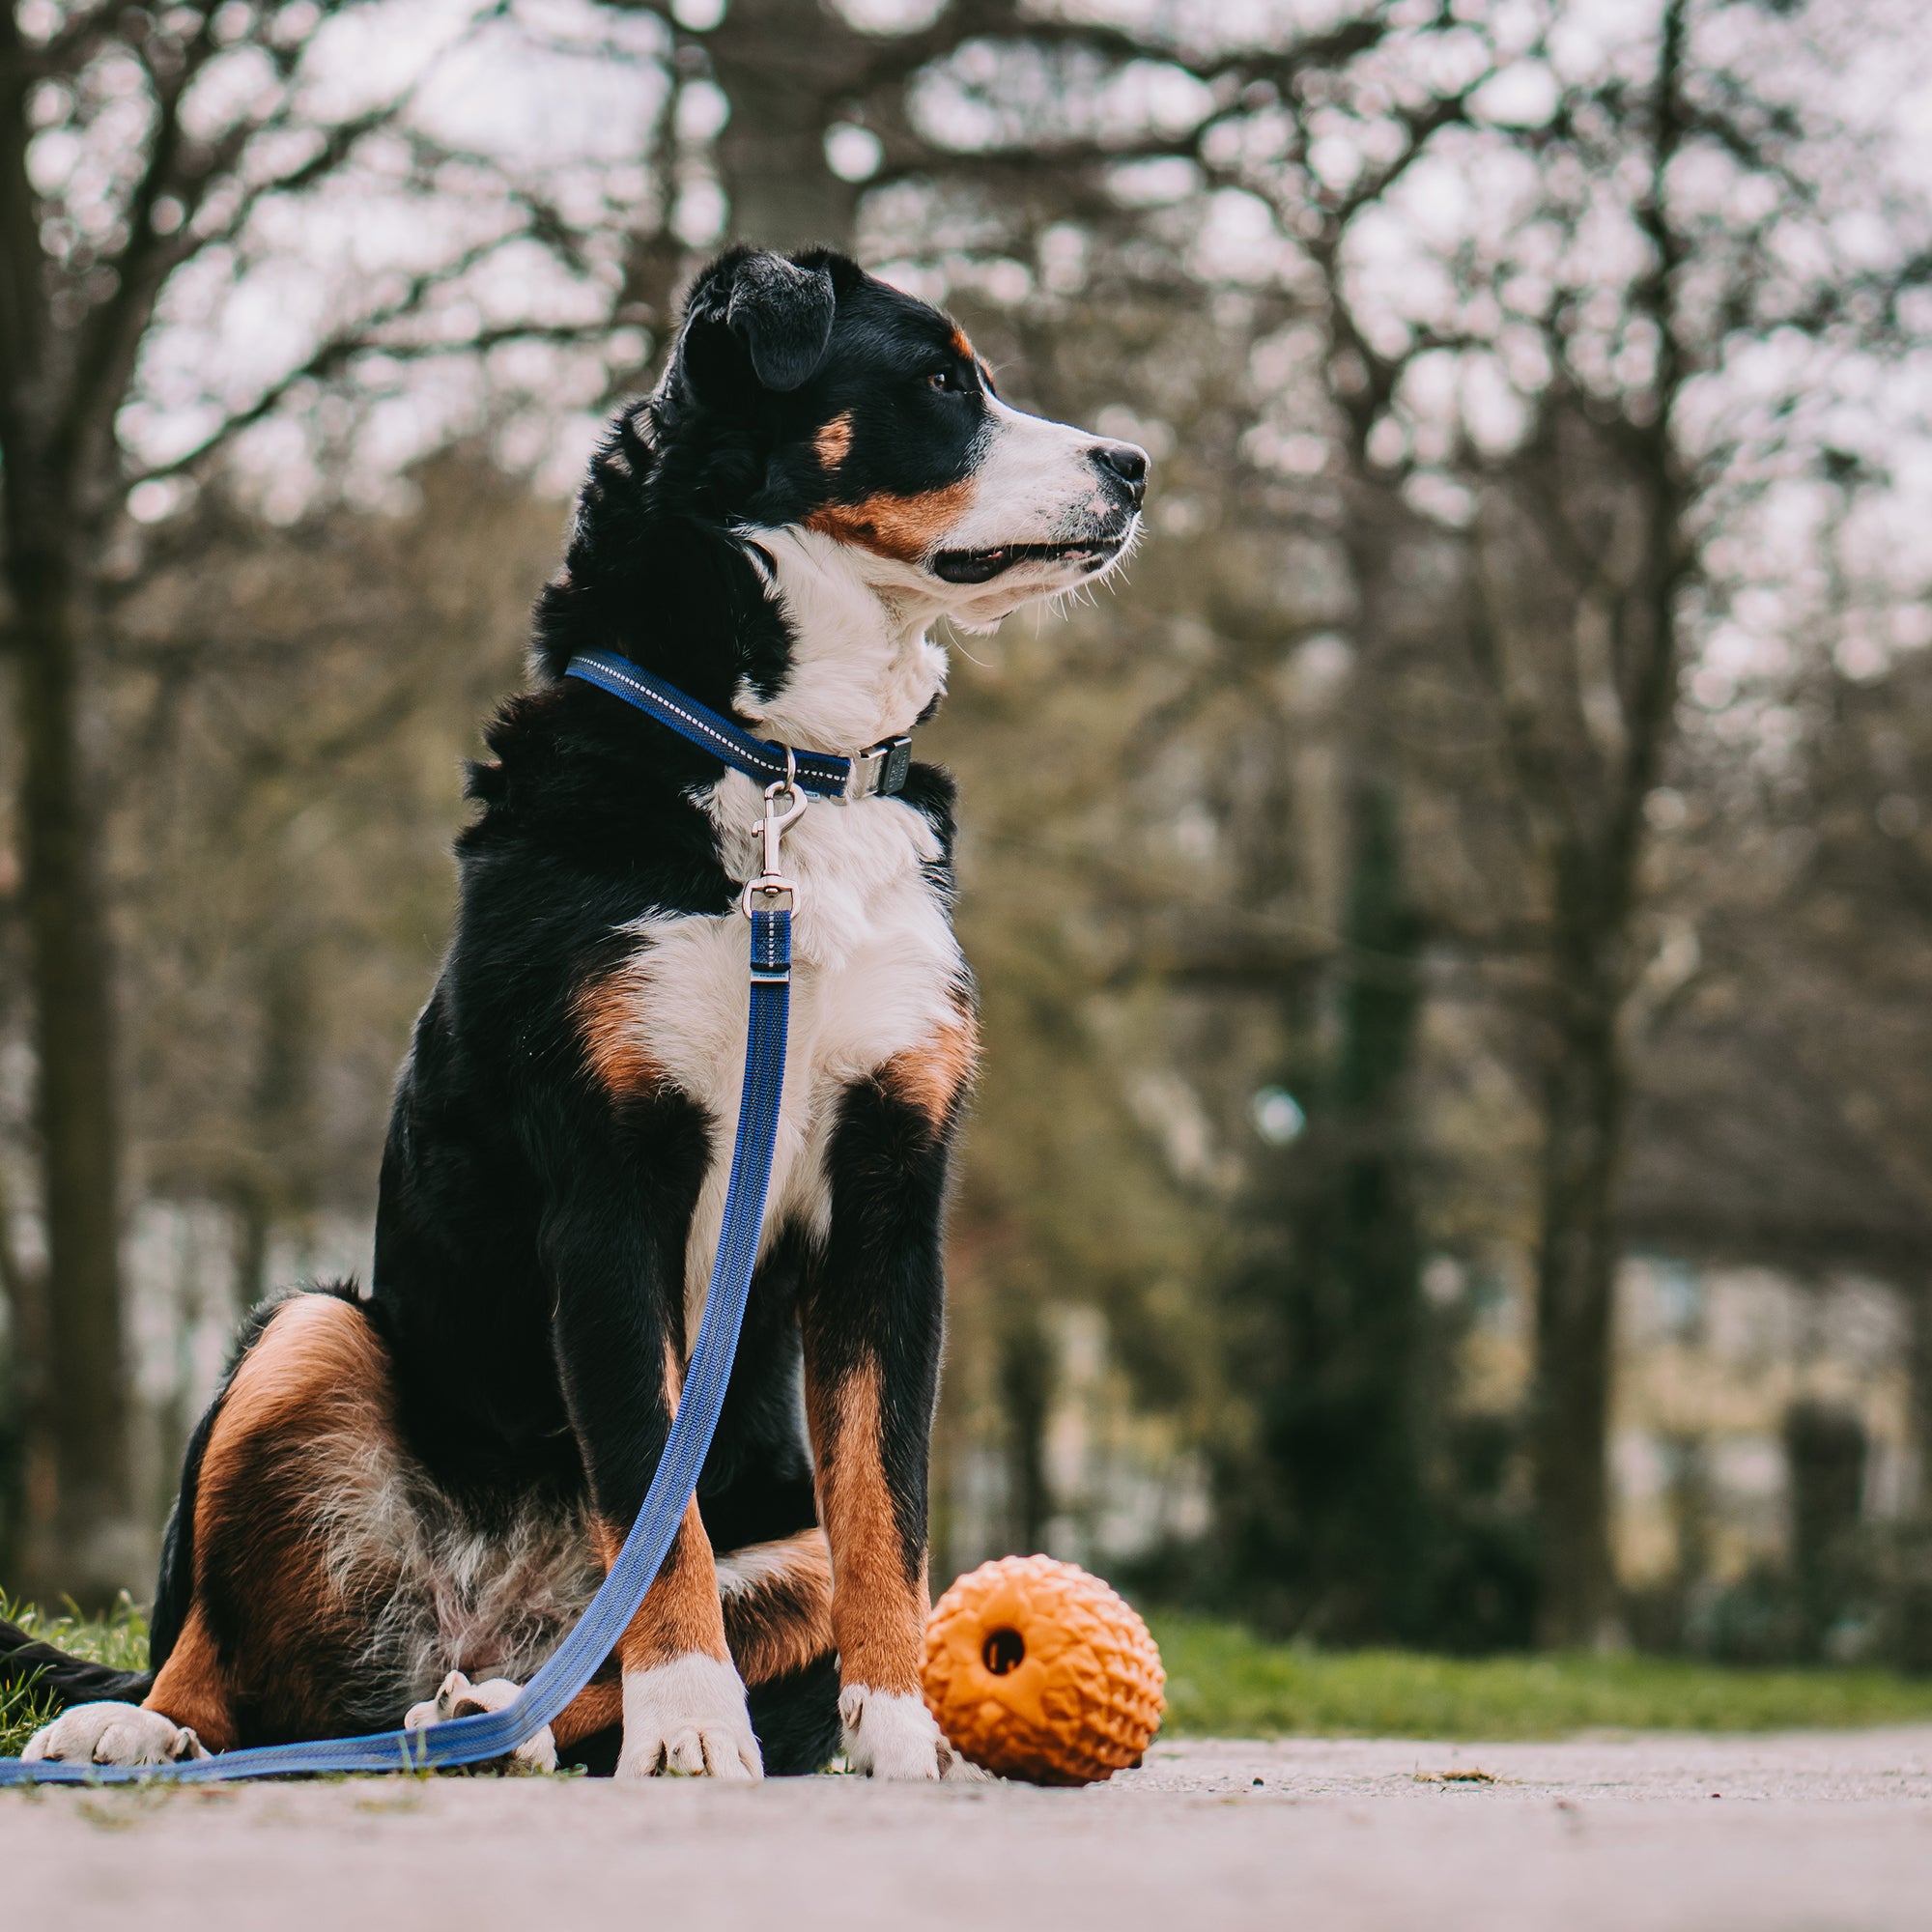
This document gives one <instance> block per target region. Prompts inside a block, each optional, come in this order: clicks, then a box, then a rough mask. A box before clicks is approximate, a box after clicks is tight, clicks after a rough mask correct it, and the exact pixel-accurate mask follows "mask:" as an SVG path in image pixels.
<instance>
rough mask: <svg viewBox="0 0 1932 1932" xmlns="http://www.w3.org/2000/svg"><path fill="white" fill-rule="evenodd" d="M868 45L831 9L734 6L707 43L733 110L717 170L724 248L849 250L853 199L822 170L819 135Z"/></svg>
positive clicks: (762, 0)
mask: <svg viewBox="0 0 1932 1932" xmlns="http://www.w3.org/2000/svg"><path fill="white" fill-rule="evenodd" d="M875 44H876V43H870V42H867V40H866V39H865V37H864V36H863V35H860V34H856V33H854V32H853V30H852V29H851V28H850V27H848V26H847V25H846V24H845V23H844V22H843V21H842V20H841V19H839V18H838V16H837V15H836V14H834V13H833V12H832V10H831V9H830V8H829V7H824V8H820V7H814V6H801V5H800V4H799V0H734V4H733V5H732V7H731V8H730V10H729V11H728V12H727V13H726V14H725V19H724V20H723V22H722V23H721V24H720V25H719V27H718V28H717V29H716V31H714V32H713V33H712V34H710V35H709V36H708V37H707V40H706V46H707V49H708V51H709V53H710V55H711V63H712V71H713V72H714V74H715V75H716V77H717V81H718V85H719V86H720V87H721V88H722V89H723V90H724V92H725V98H726V99H728V100H729V101H730V103H731V118H730V120H729V121H727V122H726V123H725V130H724V132H723V133H722V134H720V136H719V137H718V168H719V173H720V176H721V177H722V179H723V182H724V186H725V195H726V197H727V199H728V200H729V202H730V205H731V216H730V238H731V240H732V241H751V242H753V243H755V244H756V245H758V246H759V247H764V248H798V247H803V246H804V245H805V244H807V243H808V242H812V241H822V242H825V243H828V244H829V245H830V246H832V247H835V248H843V247H847V246H849V245H850V242H851V238H852V218H853V213H854V211H855V210H856V208H857V206H858V196H859V190H858V189H857V188H856V187H855V186H854V185H851V184H850V183H848V182H842V181H840V180H839V179H838V176H837V175H835V174H834V173H833V172H832V170H831V168H830V167H828V166H827V165H826V160H825V129H826V128H827V126H828V124H829V123H831V122H832V121H834V120H835V119H837V110H838V99H839V98H840V96H841V95H843V94H844V93H845V92H846V91H847V90H848V89H850V88H852V87H854V86H855V85H856V84H857V82H858V81H859V79H860V77H861V76H862V75H863V73H864V72H865V69H866V66H867V59H868V56H869V54H870V51H871V48H872V47H873V46H874V45H875Z"/></svg>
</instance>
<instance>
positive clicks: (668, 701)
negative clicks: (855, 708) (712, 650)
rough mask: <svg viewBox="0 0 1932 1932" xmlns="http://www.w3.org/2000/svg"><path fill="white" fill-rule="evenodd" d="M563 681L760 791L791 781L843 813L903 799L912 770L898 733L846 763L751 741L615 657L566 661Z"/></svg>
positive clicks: (740, 729) (596, 654) (604, 654)
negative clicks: (639, 717) (899, 795)
mask: <svg viewBox="0 0 1932 1932" xmlns="http://www.w3.org/2000/svg"><path fill="white" fill-rule="evenodd" d="M563 674H564V676H565V677H575V678H580V679H582V682H583V683H585V684H594V685H595V686H596V687H597V688H598V690H599V691H608V692H609V693H610V694H611V696H613V697H621V698H622V699H623V700H624V702H625V703H626V704H632V705H635V706H636V707H637V708H638V709H639V711H641V712H643V713H645V715H646V716H648V717H651V718H655V719H656V720H657V721H658V723H659V724H660V725H668V726H669V727H670V728H671V729H672V730H673V731H675V732H677V733H678V734H679V735H680V736H681V737H685V738H689V739H690V740H691V742H692V743H693V744H694V745H699V746H702V747H703V749H704V750H705V751H707V752H709V753H711V754H712V755H713V756H714V757H719V758H723V759H724V760H725V763H726V764H727V765H732V766H735V767H736V768H737V769H738V770H739V771H741V772H743V773H744V774H745V776H746V777H747V778H751V779H755V780H756V781H757V782H758V783H759V784H761V785H768V784H778V783H781V782H782V781H784V780H785V779H786V778H787V777H789V776H791V775H792V774H793V773H796V775H797V780H798V782H799V783H800V784H802V785H803V786H804V787H805V788H806V790H807V791H810V792H816V793H817V794H818V795H819V797H821V798H829V799H834V800H836V801H837V802H838V804H840V805H844V804H847V803H849V802H850V801H851V800H853V799H857V798H889V797H891V796H892V795H893V794H895V793H896V792H899V791H902V790H903V789H904V788H905V781H906V774H907V772H909V771H910V770H911V769H912V739H911V738H910V737H909V736H907V735H906V734H904V733H903V732H902V733H901V734H900V735H899V736H898V737H896V738H887V739H884V740H882V741H881V742H880V743H879V744H876V745H873V746H871V747H870V748H869V749H868V750H867V751H864V752H861V753H858V754H857V756H855V757H850V758H841V757H838V756H836V755H835V754H834V753H830V752H800V751H794V750H793V749H792V748H790V747H789V746H785V745H777V744H773V743H772V742H771V741H770V740H769V739H766V738H754V737H753V736H752V734H751V733H750V732H749V731H747V730H746V729H745V728H744V726H743V725H734V724H733V723H732V722H731V720H730V719H728V718H725V717H724V716H722V715H721V714H720V713H718V712H716V711H713V710H712V709H711V707H710V706H709V705H707V704H700V703H698V701H697V700H696V698H695V697H687V696H685V695H684V693H683V692H681V691H679V690H678V689H677V688H676V686H674V685H669V684H667V683H665V681H664V680H663V679H662V678H660V677H653V676H652V675H651V674H650V672H649V671H647V670H645V669H643V668H641V667H640V666H638V665H634V664H633V663H632V662H631V661H630V659H629V658H620V657H619V656H618V655H617V653H616V652H615V651H585V652H583V653H582V656H580V657H574V658H572V659H571V661H570V662H569V664H568V665H566V666H565V667H564V671H563Z"/></svg>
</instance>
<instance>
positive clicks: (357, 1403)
mask: <svg viewBox="0 0 1932 1932" xmlns="http://www.w3.org/2000/svg"><path fill="white" fill-rule="evenodd" d="M394 1428H395V1421H394V1397H393V1393H392V1391H391V1389H390V1385H389V1379H388V1358H387V1356H386V1354H385V1353H384V1350H383V1347H382V1344H381V1343H380V1342H379V1341H378V1340H377V1339H376V1336H375V1334H374V1332H373V1331H372V1330H371V1328H370V1327H369V1324H368V1322H367V1321H365V1320H364V1319H363V1317H362V1316H361V1314H360V1313H359V1312H358V1311H357V1310H356V1309H355V1308H354V1307H353V1306H351V1305H350V1304H349V1303H348V1302H346V1301H342V1300H340V1299H338V1298H337V1297H336V1296H334V1295H329V1294H298V1295H293V1296H291V1297H290V1298H289V1300H287V1301H286V1302H284V1303H283V1304H282V1306H281V1307H280V1308H278V1309H277V1310H276V1311H275V1314H274V1316H273V1318H272V1319H271V1320H270V1322H269V1325H268V1326H267V1328H265V1329H264V1330H263V1332H262V1335H261V1337H260V1339H259V1340H258V1341H257V1342H256V1343H255V1345H254V1347H253V1348H252V1349H250V1350H248V1353H247V1355H246V1357H245V1358H244V1359H243V1361H242V1363H241V1368H240V1369H239V1370H238V1371H237V1372H236V1376H235V1379H234V1381H233V1382H232V1383H230V1385H229V1388H228V1393H227V1395H226V1397H225V1398H224V1399H223V1402H222V1405H221V1411H220V1414H219V1415H218V1417H217V1418H216V1420H215V1425H214V1430H213V1434H212V1435H210V1437H209V1442H208V1450H207V1453H206V1455H205V1456H204V1457H203V1458H202V1464H201V1476H200V1482H199V1486H198V1490H197V1493H196V1498H195V1589H196V1594H197V1596H198V1595H199V1594H200V1592H201V1590H202V1588H203V1584H204V1579H205V1577H206V1576H207V1574H208V1566H209V1564H210V1563H211V1562H212V1561H213V1560H214V1555H215V1552H216V1551H218V1550H224V1549H231V1545H232V1538H231V1537H230V1536H228V1535H226V1534H224V1530H225V1525H226V1523H227V1522H228V1521H230V1520H234V1519H237V1518H239V1519H241V1520H243V1521H252V1520H256V1519H259V1527H256V1528H254V1529H253V1530H252V1531H251V1534H252V1535H253V1536H254V1538H255V1541H254V1543H253V1544H252V1546H251V1548H250V1550H249V1563H248V1570H247V1574H246V1578H245V1583H244V1584H243V1586H242V1587H244V1588H245V1589H246V1592H247V1603H246V1606H245V1611H244V1616H243V1620H244V1625H245V1628H246V1631H247V1639H246V1645H245V1649H246V1652H247V1655H248V1657H249V1658H251V1659H254V1660H257V1661H258V1662H256V1663H249V1662H244V1661H241V1660H239V1659H238V1660H220V1661H217V1660H216V1659H215V1658H214V1656H213V1649H212V1646H210V1645H209V1644H208V1643H207V1641H206V1637H205V1635H204V1634H199V1632H198V1624H197V1620H196V1617H195V1615H194V1613H192V1612H191V1613H190V1619H189V1622H188V1624H187V1625H186V1626H185V1628H184V1631H183V1642H184V1644H187V1643H188V1642H189V1637H190V1634H191V1633H196V1640H195V1642H194V1644H193V1646H192V1647H190V1649H189V1651H188V1655H187V1656H186V1657H185V1659H184V1660H183V1663H182V1669H181V1671H180V1673H178V1676H171V1675H170V1673H169V1672H168V1671H167V1670H164V1671H163V1673H162V1676H161V1677H160V1678H159V1679H157V1680H156V1685H155V1690H154V1693H153V1708H155V1709H156V1710H159V1711H161V1712H163V1713H164V1714H165V1715H166V1716H168V1717H170V1718H174V1719H175V1721H176V1722H177V1723H186V1722H188V1721H189V1719H186V1718H185V1717H180V1716H177V1714H176V1712H175V1711H174V1709H173V1708H172V1706H170V1705H169V1703H168V1702H167V1696H168V1694H169V1692H170V1691H171V1690H172V1689H173V1686H174V1683H175V1682H176V1681H179V1682H180V1683H181V1684H182V1685H183V1686H184V1690H185V1693H191V1694H192V1695H193V1696H194V1697H195V1698H197V1699H199V1700H200V1701H201V1702H202V1703H203V1704H205V1705H207V1706H209V1707H220V1708H223V1709H226V1708H229V1707H231V1706H232V1703H233V1700H234V1699H235V1698H237V1697H240V1696H246V1695H249V1694H250V1693H251V1692H252V1693H254V1694H260V1691H259V1690H258V1689H257V1687H256V1686H254V1685H253V1684H252V1683H249V1682H247V1681H238V1680H237V1678H236V1674H235V1673H236V1671H237V1670H238V1669H239V1670H240V1671H241V1675H242V1678H243V1679H244V1680H245V1678H246V1677H247V1675H248V1673H249V1672H250V1670H252V1669H255V1668H258V1667H260V1666H261V1665H262V1664H266V1662H267V1661H268V1660H270V1659H274V1660H277V1664H278V1667H277V1669H276V1675H277V1678H278V1682H277V1686H276V1694H277V1702H278V1703H279V1704H280V1705H281V1707H282V1708H283V1709H284V1711H285V1712H286V1713H287V1714H288V1716H289V1717H290V1718H291V1719H293V1720H294V1721H295V1722H296V1723H297V1724H298V1725H299V1724H300V1722H301V1721H302V1720H303V1718H304V1714H307V1715H308V1716H309V1717H310V1718H311V1719H314V1720H322V1719H324V1717H325V1714H326V1713H327V1711H328V1709H329V1707H330V1702H331V1697H330V1687H329V1685H328V1683H327V1681H325V1680H326V1679H327V1674H328V1672H329V1671H330V1669H331V1667H332V1666H331V1664H330V1662H328V1660H331V1659H339V1658H341V1657H343V1656H345V1655H346V1654H348V1653H349V1652H350V1651H352V1650H353V1649H354V1648H355V1640H356V1625H357V1620H358V1615H359V1613H358V1612H357V1611H356V1610H355V1609H354V1608H353V1607H352V1606H351V1605H348V1604H346V1603H345V1602H344V1601H343V1597H342V1593H341V1591H340V1590H339V1589H338V1588H337V1587H335V1585H334V1584H333V1583H332V1582H331V1580H330V1577H329V1576H328V1574H327V1567H326V1549H325V1546H324V1543H323V1540H322V1539H321V1538H319V1537H318V1536H316V1535H315V1534H314V1532H313V1529H312V1527H311V1525H310V1524H309V1523H308V1522H307V1521H305V1520H303V1519H302V1515H301V1512H300V1507H299V1503H298V1500H297V1499H298V1498H299V1497H300V1496H301V1495H302V1494H303V1493H304V1492H314V1493H318V1494H319V1493H322V1492H326V1491H327V1488H328V1487H329V1485H331V1484H332V1483H334V1482H339V1481H340V1480H341V1471H342V1464H343V1456H344V1445H345V1444H353V1445H355V1458H356V1464H358V1465H361V1464H366V1463H368V1462H369V1461H370V1460H371V1459H373V1457H374V1456H375V1455H376V1453H377V1451H378V1448H379V1445H381V1444H382V1442H383V1441H384V1438H385V1437H392V1436H393V1434H394ZM268 1442H273V1443H274V1444H275V1452H276V1456H277V1459H278V1462H279V1463H280V1469H279V1475H278V1481H277V1484H276V1487H275V1497H276V1500H277V1502H278V1503H279V1504H281V1506H280V1507H277V1508H275V1509H273V1510H271V1511H270V1512H269V1513H268V1514H266V1515H264V1514H263V1511H262V1503H263V1496H262V1493H261V1492H260V1490H259V1488H258V1487H256V1486H257V1485H258V1484H259V1480H260V1469H259V1463H260V1458H261V1453H262V1447H263V1445H264V1444H265V1443H268ZM311 1460H312V1462H313V1464H314V1475H313V1479H312V1480H307V1479H305V1478H304V1477H303V1476H302V1474H301V1467H302V1465H303V1464H304V1463H307V1462H309V1461H311ZM291 1504H293V1505H294V1507H293V1508H291V1506H290V1505H291ZM231 1554H232V1549H231ZM174 1661H175V1660H174V1658H173V1657H170V1659H169V1663H170V1665H172V1664H173V1662H174ZM196 1728H197V1729H199V1728H200V1727H199V1725H198V1724H197V1725H196ZM216 1728H217V1729H219V1728H220V1727H219V1725H218V1724H217V1725H216ZM210 1747H211V1748H213V1743H212V1741H211V1745H210Z"/></svg>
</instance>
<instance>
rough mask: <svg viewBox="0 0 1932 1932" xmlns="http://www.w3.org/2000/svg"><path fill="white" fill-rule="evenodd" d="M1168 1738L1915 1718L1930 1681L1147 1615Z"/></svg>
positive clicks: (1930, 1703)
mask: <svg viewBox="0 0 1932 1932" xmlns="http://www.w3.org/2000/svg"><path fill="white" fill-rule="evenodd" d="M1152 1625H1153V1633H1154V1636H1155V1639H1156V1640H1157V1641H1158V1643H1159V1644H1160V1649H1161V1658H1162V1661H1163V1662H1164V1663H1165V1664H1166V1666H1167V1697H1168V1719H1167V1725H1166V1734H1167V1735H1168V1736H1170V1737H1246V1738H1258V1737H1259V1738H1266V1737H1291V1736H1330V1737H1333V1736H1347V1737H1432V1738H1485V1739H1502V1738H1553V1737H1561V1736H1563V1735H1565V1734H1566V1733H1568V1732H1573V1731H1586V1730H1620V1731H1621V1730H1631V1731H1640V1730H1643V1731H1647V1730H1672V1731H1764V1730H1783V1729H1792V1730H1797V1729H1804V1728H1824V1729H1830V1728H1836V1727H1851V1726H1856V1725H1861V1724H1888V1723H1891V1724H1895V1723H1909V1722H1915V1721H1917V1722H1924V1721H1926V1720H1928V1719H1932V1679H1925V1678H1909V1677H1900V1676H1898V1675H1896V1674H1895V1673H1894V1672H1891V1671H1888V1670H1869V1669H1857V1670H1843V1669H1816V1670H1809V1669H1806V1670H1799V1669H1790V1670H1742V1669H1730V1668H1725V1667H1722V1666H1719V1665H1716V1664H1708V1663H1695V1662H1685V1661H1682V1660H1679V1659H1675V1658H1657V1657H1582V1656H1565V1657H1496V1658H1482V1659H1463V1658H1448V1657H1429V1656H1425V1655H1423V1654H1421V1653H1419V1652H1415V1651H1389V1650H1364V1651H1345V1652H1322V1651H1316V1650H1308V1649H1304V1648H1302V1647H1301V1646H1299V1645H1288V1644H1274V1643H1266V1642H1264V1641H1263V1640H1262V1639H1261V1638H1259V1637H1257V1636H1255V1635H1253V1634H1251V1633H1249V1632H1247V1631H1244V1630H1242V1629H1240V1628H1238V1627H1237V1626H1236V1625H1233V1624H1224V1623H1216V1622H1212V1621H1210V1620H1208V1619H1207V1618H1202V1617H1184V1616H1156V1617H1154V1618H1153V1619H1152Z"/></svg>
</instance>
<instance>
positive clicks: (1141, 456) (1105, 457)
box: [1091, 442, 1148, 503]
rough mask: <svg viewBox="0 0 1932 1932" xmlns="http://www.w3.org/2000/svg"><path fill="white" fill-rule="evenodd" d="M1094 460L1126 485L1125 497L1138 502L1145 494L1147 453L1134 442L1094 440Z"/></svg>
mask: <svg viewBox="0 0 1932 1932" xmlns="http://www.w3.org/2000/svg"><path fill="white" fill-rule="evenodd" d="M1091 453H1092V455H1093V458H1094V462H1095V463H1097V464H1098V465H1099V466H1100V468H1101V469H1102V470H1104V471H1105V472H1106V474H1107V475H1109V476H1113V477H1118V478H1119V479H1120V481H1121V482H1122V483H1124V484H1125V485H1126V486H1127V497H1128V499H1129V500H1130V501H1132V502H1135V503H1138V502H1139V501H1140V500H1141V498H1142V497H1145V496H1146V495H1147V473H1148V453H1147V451H1146V450H1144V449H1143V448H1142V447H1141V446H1140V444H1139V443H1136V442H1096V443H1095V444H1094V448H1093V450H1092V452H1091Z"/></svg>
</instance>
